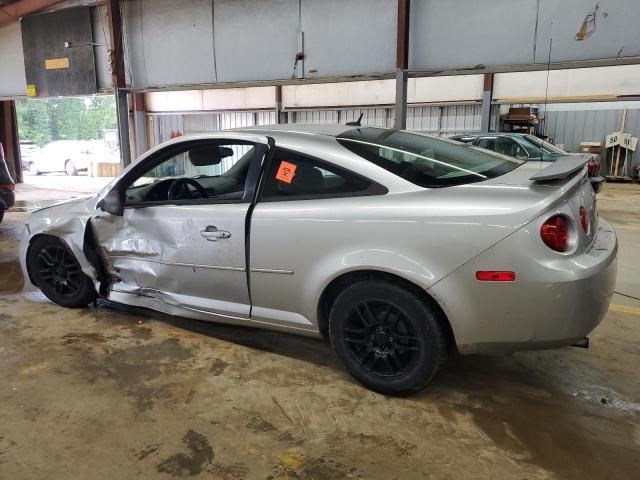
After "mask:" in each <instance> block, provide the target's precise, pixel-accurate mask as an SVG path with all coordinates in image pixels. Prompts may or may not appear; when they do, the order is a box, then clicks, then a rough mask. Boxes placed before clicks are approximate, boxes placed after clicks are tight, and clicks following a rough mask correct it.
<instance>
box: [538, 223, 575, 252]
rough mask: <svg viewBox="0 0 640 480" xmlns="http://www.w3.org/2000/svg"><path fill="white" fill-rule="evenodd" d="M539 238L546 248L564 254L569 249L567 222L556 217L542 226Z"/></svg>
mask: <svg viewBox="0 0 640 480" xmlns="http://www.w3.org/2000/svg"><path fill="white" fill-rule="evenodd" d="M540 238H542V241H543V242H544V243H545V244H546V245H547V247H549V248H551V249H552V250H555V251H556V252H566V251H567V249H568V248H569V220H567V217H564V216H562V215H556V216H554V217H551V218H550V219H549V220H547V221H546V222H544V223H543V224H542V227H541V228H540Z"/></svg>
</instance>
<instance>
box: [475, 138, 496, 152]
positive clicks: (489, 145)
mask: <svg viewBox="0 0 640 480" xmlns="http://www.w3.org/2000/svg"><path fill="white" fill-rule="evenodd" d="M478 147H480V148H484V149H485V150H493V151H495V149H496V139H495V138H481V139H479V140H478Z"/></svg>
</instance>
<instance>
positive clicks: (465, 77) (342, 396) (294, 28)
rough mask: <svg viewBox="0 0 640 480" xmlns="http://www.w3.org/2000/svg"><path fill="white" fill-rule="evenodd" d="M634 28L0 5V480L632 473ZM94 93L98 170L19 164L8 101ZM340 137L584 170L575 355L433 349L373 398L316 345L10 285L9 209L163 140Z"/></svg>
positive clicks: (636, 405) (501, 15)
mask: <svg viewBox="0 0 640 480" xmlns="http://www.w3.org/2000/svg"><path fill="white" fill-rule="evenodd" d="M638 18H640V2H637V1H636V0H598V1H594V0H564V1H560V0H487V1H483V2H477V1H474V0H448V1H447V0H324V1H322V2H320V1H314V0H183V1H180V2H177V1H174V0H147V1H144V0H0V162H1V161H2V157H3V155H4V157H5V158H6V163H7V167H8V172H9V174H10V175H11V177H12V178H13V181H15V187H14V186H13V184H12V186H11V189H12V191H13V189H14V188H15V204H14V205H13V206H10V207H9V206H8V207H7V208H6V211H4V212H3V211H2V203H0V213H2V212H3V213H4V219H2V217H0V221H1V222H2V223H0V386H1V389H0V478H25V479H26V478H33V479H40V478H42V479H44V478H65V479H76V478H77V479H86V478H91V479H102V478H105V479H106V478H114V477H115V478H133V477H137V478H170V477H193V478H216V479H217V478H220V479H280V478H290V479H294V478H295V479H342V478H354V479H378V478H379V479H393V478H397V479H400V478H403V479H404V478H411V479H412V478H434V479H453V478H456V479H457V478H460V479H466V478H469V479H484V478H501V479H502V478H504V479H511V478H513V479H516V478H517V479H523V478H541V479H543V478H544V479H583V478H594V479H633V478H637V472H638V471H640V382H639V381H638V374H637V366H638V362H639V361H640V324H639V323H638V320H639V319H640V257H639V256H638V246H639V245H640V215H639V213H640V157H639V155H640V153H637V151H636V145H637V138H638V137H640V34H638V30H637V26H636V24H637V19H638ZM96 97H100V98H103V97H104V98H108V99H109V101H110V102H111V101H112V102H113V105H114V109H115V117H114V121H115V122H116V123H117V128H108V129H103V134H102V137H103V138H100V139H95V140H96V141H97V140H99V141H100V142H104V143H106V144H108V145H109V147H108V148H107V150H105V151H108V154H104V155H102V156H100V158H98V157H97V156H96V158H95V159H94V160H92V163H90V165H89V166H88V168H86V169H83V170H82V171H81V172H80V174H78V172H76V168H72V171H69V169H67V165H68V163H65V164H64V165H65V166H64V168H58V169H57V170H52V171H51V172H50V171H47V170H43V169H42V167H41V168H40V170H38V168H35V169H34V168H33V166H32V168H29V166H28V165H27V164H28V163H29V160H30V159H29V158H28V157H27V153H26V150H25V149H24V145H25V144H26V143H33V142H31V140H33V139H29V138H25V136H24V135H23V134H21V131H22V132H24V127H23V126H22V125H21V124H20V123H21V122H23V121H25V120H24V119H23V117H21V114H20V109H19V108H17V105H18V106H19V105H20V104H21V103H20V102H47V101H49V100H51V99H66V98H82V99H83V100H82V101H83V102H84V103H85V104H86V105H88V102H89V100H86V99H91V98H96ZM23 104H24V103H23ZM25 118H26V117H25ZM350 122H351V123H352V124H353V122H359V123H357V127H358V128H359V126H360V125H361V126H363V127H381V128H388V129H401V130H407V131H409V132H415V133H419V134H426V135H429V136H434V137H441V138H445V139H446V138H450V137H454V136H455V137H456V138H457V139H458V140H459V138H460V137H465V136H466V137H469V139H471V138H480V137H481V136H482V135H485V136H487V138H489V137H490V138H496V135H497V134H516V135H530V136H534V137H536V138H540V139H542V141H543V142H547V143H549V144H552V145H553V146H555V147H557V148H559V149H561V150H562V151H564V152H566V153H568V154H572V155H575V154H584V155H591V156H593V158H597V162H598V172H597V173H596V174H597V175H598V178H600V179H601V187H599V188H601V189H600V190H599V191H598V193H597V196H596V195H595V193H594V198H595V199H596V200H595V202H597V215H599V216H600V217H602V218H604V219H606V220H607V221H608V222H610V223H611V225H612V226H613V228H614V229H615V232H616V235H617V246H616V248H617V280H616V283H615V293H614V294H613V296H612V297H611V298H610V299H609V300H610V305H609V309H608V311H607V313H606V316H605V318H604V320H603V321H602V323H601V324H600V325H599V326H598V327H597V328H596V329H595V330H594V331H593V333H591V334H590V335H589V340H590V341H589V342H588V343H587V345H588V346H589V348H588V349H585V348H575V347H564V348H558V349H554V350H536V351H523V352H518V353H511V354H508V355H507V354H505V355H493V354H492V355H469V356H467V355H450V357H449V359H448V361H447V364H446V366H445V367H444V368H443V370H442V372H441V373H440V375H439V376H438V377H437V378H435V380H433V383H431V384H430V385H429V386H428V387H427V388H425V389H424V390H421V391H419V392H417V393H415V394H412V395H405V396H400V397H395V396H391V395H383V394H380V393H376V392H373V391H370V390H368V389H366V388H365V387H363V386H362V385H359V384H358V383H356V382H355V381H354V380H353V379H352V378H351V377H350V376H349V374H348V373H347V371H345V369H344V368H343V366H342V365H341V363H340V361H339V360H338V358H337V357H336V356H335V355H334V352H333V350H332V346H331V344H330V343H329V341H328V340H327V339H324V340H323V339H317V338H305V337H300V336H296V335H292V334H289V333H284V332H281V331H270V330H261V329H254V328H249V327H247V326H242V325H223V324H218V323H213V322H205V321H198V320H193V319H187V318H182V317H180V316H176V315H169V314H166V313H160V312H158V311H154V310H150V309H145V308H141V307H131V306H125V305H122V304H119V303H118V302H115V301H113V302H112V301H110V300H107V299H104V298H100V299H97V300H96V301H94V302H93V303H91V304H90V305H89V306H88V307H87V308H80V309H66V308H63V307H60V306H58V305H56V304H54V303H52V302H51V301H50V300H49V299H48V298H47V297H46V296H45V295H43V294H42V292H41V291H40V290H39V289H38V288H37V287H35V286H34V285H32V284H31V282H30V281H29V278H25V275H24V274H23V269H22V268H21V265H20V262H21V261H22V260H21V259H20V255H22V254H21V252H20V241H21V237H22V236H23V235H24V233H23V230H24V228H25V227H24V225H25V222H27V221H28V218H29V215H31V214H32V213H33V212H35V211H36V210H38V209H40V208H43V207H48V206H50V205H53V204H55V203H57V202H59V201H63V200H69V199H74V198H75V199H77V198H79V197H82V196H88V195H95V194H97V193H98V192H100V191H102V190H103V189H105V188H107V189H108V188H109V185H114V182H116V181H117V180H114V179H117V178H118V176H119V175H121V174H122V173H123V172H125V173H126V171H125V169H127V167H129V168H130V169H131V168H132V167H131V165H133V168H135V165H136V164H137V162H140V161H142V160H140V159H141V158H142V159H143V160H144V158H146V157H145V155H150V153H149V152H153V151H155V150H154V149H161V148H163V145H164V144H165V142H167V141H175V140H176V139H180V138H183V137H184V138H188V137H189V136H191V135H208V134H210V133H212V132H222V131H226V130H229V129H238V128H248V127H252V128H256V129H258V128H271V126H273V125H277V126H279V128H281V129H283V130H287V129H290V130H292V131H295V130H296V128H301V126H302V125H306V124H314V125H322V126H325V127H331V126H334V125H336V124H338V125H342V126H344V125H346V124H348V123H350ZM261 131H262V130H260V132H261ZM51 140H53V141H66V140H67V139H66V138H65V137H64V136H59V138H52V139H51ZM69 140H79V139H69ZM37 148H38V151H44V149H45V148H46V146H45V145H39V146H38V147H37ZM2 152H3V153H2ZM498 153H504V152H498ZM541 160H542V157H541ZM39 161H42V160H39ZM84 170H86V171H84ZM0 173H1V171H0ZM585 175H586V174H585ZM589 175H591V171H589ZM0 180H1V179H0ZM12 183H13V182H12ZM1 184H2V181H0V188H1V187H2V185H1ZM256 188H257V187H256ZM514 188H515V187H514ZM540 188H543V187H540ZM507 206H508V205H507ZM363 221H364V220H363ZM50 223H51V222H50ZM585 231H586V229H585ZM247 235H248V234H247ZM345 235H346V234H345ZM430 235H431V233H430ZM433 235H434V236H437V235H438V233H437V232H434V233H433ZM331 241H336V242H337V241H339V240H335V239H332V240H331ZM399 242H400V240H399ZM299 247H300V248H311V246H305V245H303V246H299ZM247 248H248V247H247ZM393 248H395V246H394V245H390V246H389V249H390V250H393ZM523 248H525V247H523ZM532 252H533V250H532ZM531 255H535V254H534V253H531ZM23 260H24V259H23ZM345 261H346V260H345ZM576 263H578V262H577V261H576ZM578 267H580V265H578ZM247 269H248V267H247ZM195 270H196V269H195V265H194V267H193V271H194V272H195ZM547 286H548V287H549V290H550V293H549V296H550V297H549V298H553V297H554V292H553V291H552V289H553V285H551V284H548V285H547ZM345 287H346V285H345ZM581 293H583V295H584V297H588V296H590V295H594V294H597V293H598V292H593V291H591V290H589V289H588V288H585V289H584V292H581ZM281 295H282V296H285V297H286V296H287V292H286V291H283V292H281ZM559 295H560V294H557V295H556V297H558V296H559ZM581 296H582V295H581ZM609 300H608V301H609ZM565 301H569V300H565ZM573 301H576V300H575V299H573ZM577 309H578V307H576V310H577ZM443 310H444V307H443ZM583 346H584V345H583Z"/></svg>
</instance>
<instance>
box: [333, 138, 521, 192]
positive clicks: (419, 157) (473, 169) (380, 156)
mask: <svg viewBox="0 0 640 480" xmlns="http://www.w3.org/2000/svg"><path fill="white" fill-rule="evenodd" d="M337 140H338V142H339V143H340V144H341V145H342V146H343V147H345V148H347V149H349V150H350V151H352V152H353V153H355V154H357V155H359V156H361V157H362V158H364V159H366V160H368V161H370V162H372V163H375V164H376V165H378V166H379V167H382V168H384V169H385V170H388V171H389V172H391V173H394V174H396V175H398V176H399V177H402V178H404V179H405V180H408V181H410V182H412V183H414V184H416V185H419V186H421V187H425V188H437V187H447V186H453V185H463V184H467V183H473V182H481V181H483V180H488V179H490V178H495V177H498V176H500V175H504V174H505V173H507V172H509V171H511V170H513V169H514V168H516V167H518V166H519V165H521V164H522V162H521V161H519V160H515V159H512V158H508V157H506V156H503V155H497V154H492V153H490V152H487V151H484V150H481V149H478V148H474V147H469V146H468V145H466V144H460V143H458V142H455V141H452V140H447V139H443V138H436V137H429V136H426V135H421V134H417V133H410V132H406V131H402V130H387V129H382V128H370V127H369V128H357V129H354V130H349V131H347V132H345V133H343V134H342V135H339V136H338V137H337Z"/></svg>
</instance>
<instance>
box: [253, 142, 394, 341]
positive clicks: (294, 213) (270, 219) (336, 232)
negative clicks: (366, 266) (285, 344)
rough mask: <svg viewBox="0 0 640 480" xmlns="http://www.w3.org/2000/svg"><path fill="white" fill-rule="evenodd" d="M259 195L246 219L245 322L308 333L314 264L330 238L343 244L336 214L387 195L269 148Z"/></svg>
mask: <svg viewBox="0 0 640 480" xmlns="http://www.w3.org/2000/svg"><path fill="white" fill-rule="evenodd" d="M260 188H261V193H260V197H259V200H258V203H257V204H256V207H255V209H254V211H253V213H252V216H251V232H250V235H251V249H250V256H251V259H250V262H249V263H250V266H251V301H252V313H251V317H252V319H253V320H254V321H257V322H268V323H269V324H271V325H282V326H286V327H289V328H295V329H297V330H309V331H315V328H316V327H315V325H313V323H312V320H310V319H315V316H316V313H317V303H315V301H316V300H317V299H316V298H314V297H313V296H314V295H315V293H317V292H315V291H312V290H310V289H309V281H310V279H312V278H314V277H315V278H316V279H317V276H318V275H322V274H326V273H327V272H321V271H319V270H318V265H319V262H318V259H322V258H329V256H330V255H331V254H333V253H334V252H335V248H334V242H336V241H337V240H335V239H340V240H339V243H348V242H349V239H350V235H349V234H348V233H346V232H348V230H344V228H345V222H344V221H343V219H342V218H341V212H343V211H344V210H343V208H344V207H345V206H347V205H357V204H359V203H360V204H361V205H363V206H364V205H365V204H366V203H365V202H364V200H365V199H366V198H367V197H368V196H370V195H378V194H384V193H386V192H387V190H386V189H385V188H384V187H382V186H380V185H378V184H376V183H375V182H373V181H371V180H370V179H368V178H365V177H362V176H360V175H358V174H356V173H354V172H351V171H349V170H346V169H344V168H341V167H339V166H337V165H335V164H332V163H328V162H325V161H323V160H321V159H318V158H314V157H310V156H308V155H304V154H302V153H299V152H295V151H293V150H288V149H284V148H276V149H275V152H274V155H273V157H272V159H271V162H270V165H269V166H268V167H267V168H265V173H264V175H263V178H262V181H261V187H260ZM345 235H346V237H345ZM358 248H360V246H359V247H358ZM362 248H366V246H362Z"/></svg>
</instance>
